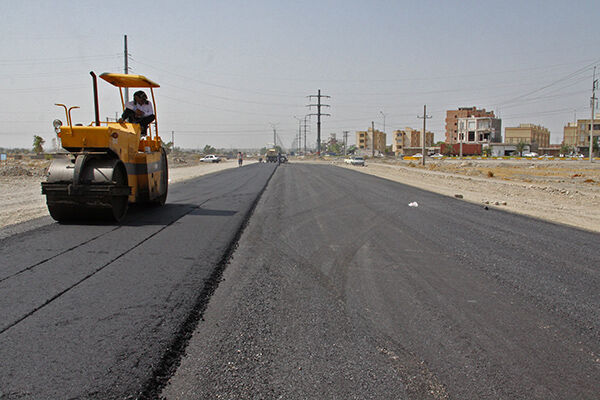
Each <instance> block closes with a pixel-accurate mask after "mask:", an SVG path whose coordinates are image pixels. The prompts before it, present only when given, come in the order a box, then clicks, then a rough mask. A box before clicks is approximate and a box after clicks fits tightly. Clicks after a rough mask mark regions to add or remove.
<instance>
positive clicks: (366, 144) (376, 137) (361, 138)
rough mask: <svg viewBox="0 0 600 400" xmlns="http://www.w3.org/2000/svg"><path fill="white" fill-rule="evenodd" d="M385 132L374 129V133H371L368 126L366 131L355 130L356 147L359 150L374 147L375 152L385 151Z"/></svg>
mask: <svg viewBox="0 0 600 400" xmlns="http://www.w3.org/2000/svg"><path fill="white" fill-rule="evenodd" d="M385 139H386V135H385V133H383V132H381V131H379V130H377V129H375V134H373V130H372V129H371V128H369V129H368V130H367V131H357V132H356V147H358V149H359V150H363V151H365V152H366V151H373V148H375V151H376V152H379V153H385Z"/></svg>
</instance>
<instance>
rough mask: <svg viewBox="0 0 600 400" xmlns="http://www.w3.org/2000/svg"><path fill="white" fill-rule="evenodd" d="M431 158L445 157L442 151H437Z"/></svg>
mask: <svg viewBox="0 0 600 400" xmlns="http://www.w3.org/2000/svg"><path fill="white" fill-rule="evenodd" d="M431 158H444V155H443V154H440V153H436V154H434V155H432V156H431Z"/></svg>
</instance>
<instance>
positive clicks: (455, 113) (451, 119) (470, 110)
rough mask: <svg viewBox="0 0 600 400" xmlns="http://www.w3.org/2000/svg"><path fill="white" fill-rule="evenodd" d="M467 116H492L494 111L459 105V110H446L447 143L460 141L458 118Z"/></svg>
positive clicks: (493, 116)
mask: <svg viewBox="0 0 600 400" xmlns="http://www.w3.org/2000/svg"><path fill="white" fill-rule="evenodd" d="M467 117H492V118H495V117H496V116H495V115H494V112H493V111H485V108H484V109H481V110H478V109H477V107H459V109H458V110H448V111H446V140H445V141H446V143H450V144H452V143H458V119H459V118H467Z"/></svg>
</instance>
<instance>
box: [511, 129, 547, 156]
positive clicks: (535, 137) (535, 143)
mask: <svg viewBox="0 0 600 400" xmlns="http://www.w3.org/2000/svg"><path fill="white" fill-rule="evenodd" d="M504 142H505V143H510V144H518V143H520V142H523V143H525V144H529V145H531V148H532V149H533V150H537V149H538V148H539V147H548V146H550V131H549V130H548V129H546V128H544V127H543V126H540V125H534V124H520V125H519V126H516V127H506V129H505V130H504Z"/></svg>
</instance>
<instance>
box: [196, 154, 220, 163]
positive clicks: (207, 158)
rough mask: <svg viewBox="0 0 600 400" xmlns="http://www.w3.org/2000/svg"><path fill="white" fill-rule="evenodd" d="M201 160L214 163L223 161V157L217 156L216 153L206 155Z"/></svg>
mask: <svg viewBox="0 0 600 400" xmlns="http://www.w3.org/2000/svg"><path fill="white" fill-rule="evenodd" d="M200 161H201V162H212V163H218V162H221V157H219V156H215V155H214V154H209V155H207V156H204V157H202V158H201V159H200Z"/></svg>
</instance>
